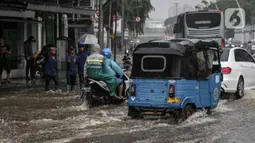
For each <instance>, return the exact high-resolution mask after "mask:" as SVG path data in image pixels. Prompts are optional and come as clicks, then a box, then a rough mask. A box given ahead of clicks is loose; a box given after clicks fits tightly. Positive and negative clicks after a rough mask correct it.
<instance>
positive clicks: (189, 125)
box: [0, 90, 255, 143]
mask: <svg viewBox="0 0 255 143" xmlns="http://www.w3.org/2000/svg"><path fill="white" fill-rule="evenodd" d="M253 96H254V97H253ZM254 99H255V92H254V93H253V92H252V91H249V92H247V93H246V95H245V97H244V98H243V99H240V100H237V101H234V102H227V101H225V100H221V101H220V104H219V105H218V107H217V108H216V109H215V110H214V112H213V114H212V116H207V115H206V114H205V112H203V111H199V112H197V113H195V114H194V115H193V116H191V117H190V118H189V119H188V120H186V121H185V122H183V123H181V124H179V125H176V124H173V123H171V122H170V120H166V119H158V118H145V119H143V120H131V119H130V118H129V117H127V106H126V103H124V104H123V105H121V106H110V105H107V106H102V107H96V108H93V109H89V110H88V109H87V108H86V107H85V106H84V105H82V103H81V101H80V99H79V95H77V94H66V93H54V92H48V93H46V92H44V91H42V90H41V91H40V90H36V91H35V90H31V91H30V90H23V91H21V92H5V93H1V97H0V114H1V118H0V135H1V136H0V142H1V143H5V142H6V143H16V142H24V143H34V142H45V143H63V142H71V143H81V142H82V143H87V142H88V143H90V142H94V143H101V142H103V143H120V142H121V143H122V142H124V143H125V142H126V143H130V142H134V143H154V142H155V143H163V142H166V143H167V142H168V143H169V142H180V143H186V142H187V143H188V142H190V143H192V142H194V143H196V142H198V143H200V142H201V143H203V142H206V143H207V142H222V143H223V142H228V141H230V142H246V143H248V142H254V136H252V135H254V133H253V131H254V130H255V126H254V125H253V124H254V122H255V120H254V119H255V112H254V107H255V102H254Z"/></svg>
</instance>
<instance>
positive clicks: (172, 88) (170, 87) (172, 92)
mask: <svg viewBox="0 0 255 143" xmlns="http://www.w3.org/2000/svg"><path fill="white" fill-rule="evenodd" d="M169 97H174V86H173V85H170V86H169Z"/></svg>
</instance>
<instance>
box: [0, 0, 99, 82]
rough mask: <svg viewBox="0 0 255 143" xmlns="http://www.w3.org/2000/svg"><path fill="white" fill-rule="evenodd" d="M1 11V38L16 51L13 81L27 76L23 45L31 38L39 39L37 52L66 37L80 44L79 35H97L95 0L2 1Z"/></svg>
mask: <svg viewBox="0 0 255 143" xmlns="http://www.w3.org/2000/svg"><path fill="white" fill-rule="evenodd" d="M0 8H1V9H0V36H1V37H3V38H4V39H5V42H6V44H7V45H9V46H10V47H11V49H12V55H11V59H12V60H11V68H12V72H11V77H12V78H17V77H24V76H25V70H24V69H25V60H24V53H23V43H24V41H25V40H27V38H28V37H29V36H34V37H36V39H37V42H36V43H34V45H33V48H34V49H33V50H34V51H36V50H41V48H42V46H43V45H47V44H56V41H57V39H58V38H61V37H63V36H65V37H69V38H70V39H71V40H72V41H73V42H72V43H76V42H75V40H76V39H77V37H78V36H79V35H81V34H83V33H86V32H88V33H89V32H92V33H93V30H91V29H93V28H92V27H93V26H92V16H93V14H94V0H1V1H0Z"/></svg>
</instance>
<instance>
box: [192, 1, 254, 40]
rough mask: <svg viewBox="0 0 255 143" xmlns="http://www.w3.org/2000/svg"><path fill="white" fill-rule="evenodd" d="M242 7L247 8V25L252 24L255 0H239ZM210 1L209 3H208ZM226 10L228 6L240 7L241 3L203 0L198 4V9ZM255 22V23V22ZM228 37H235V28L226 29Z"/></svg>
mask: <svg viewBox="0 0 255 143" xmlns="http://www.w3.org/2000/svg"><path fill="white" fill-rule="evenodd" d="M238 2H239V4H240V7H241V8H243V9H244V10H245V13H246V15H245V20H246V25H250V24H251V23H252V15H254V14H255V9H254V7H255V0H238ZM208 3H209V4H208ZM216 6H217V7H218V8H219V9H220V10H222V11H225V10H226V9H227V8H238V7H239V5H238V3H237V2H236V0H217V1H216V2H211V1H210V2H208V1H207V0H202V1H201V4H198V5H197V6H196V9H198V10H201V9H217V7H216ZM253 24H254V23H253ZM225 35H226V38H229V37H233V36H234V30H233V29H227V30H226V34H225Z"/></svg>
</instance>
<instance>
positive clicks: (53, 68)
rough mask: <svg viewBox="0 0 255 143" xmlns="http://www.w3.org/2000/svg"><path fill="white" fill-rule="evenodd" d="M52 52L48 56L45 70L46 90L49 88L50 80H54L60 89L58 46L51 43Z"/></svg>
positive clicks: (56, 86) (56, 88)
mask: <svg viewBox="0 0 255 143" xmlns="http://www.w3.org/2000/svg"><path fill="white" fill-rule="evenodd" d="M49 47H50V53H49V55H48V56H47V58H46V64H45V67H44V72H45V79H46V80H45V91H48V90H49V85H50V81H51V80H53V81H54V83H55V90H58V86H59V81H58V62H57V58H56V47H54V46H53V45H49Z"/></svg>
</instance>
